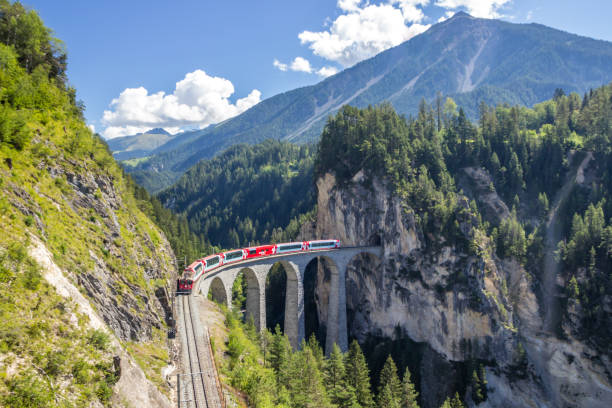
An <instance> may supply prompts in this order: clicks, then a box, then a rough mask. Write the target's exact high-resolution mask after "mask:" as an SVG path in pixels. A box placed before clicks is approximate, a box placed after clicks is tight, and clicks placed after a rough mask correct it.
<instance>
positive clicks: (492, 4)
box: [435, 0, 511, 18]
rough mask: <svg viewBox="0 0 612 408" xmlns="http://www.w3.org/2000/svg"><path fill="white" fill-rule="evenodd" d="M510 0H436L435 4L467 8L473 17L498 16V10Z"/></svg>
mask: <svg viewBox="0 0 612 408" xmlns="http://www.w3.org/2000/svg"><path fill="white" fill-rule="evenodd" d="M510 2H511V0H437V1H436V3H435V5H436V6H438V7H443V8H445V9H451V10H457V9H459V8H465V9H467V12H468V13H470V14H471V15H472V16H474V17H483V18H498V17H501V15H500V14H499V13H498V10H499V9H500V8H502V7H503V6H505V5H506V4H508V3H510Z"/></svg>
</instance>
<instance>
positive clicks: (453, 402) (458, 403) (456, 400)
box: [450, 392, 465, 408]
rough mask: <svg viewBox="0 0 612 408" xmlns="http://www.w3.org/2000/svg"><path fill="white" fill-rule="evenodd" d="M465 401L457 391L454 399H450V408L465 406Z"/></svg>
mask: <svg viewBox="0 0 612 408" xmlns="http://www.w3.org/2000/svg"><path fill="white" fill-rule="evenodd" d="M464 407H465V405H463V402H461V398H459V393H458V392H456V393H455V396H454V397H453V399H451V400H450V408H464Z"/></svg>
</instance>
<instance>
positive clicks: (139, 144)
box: [106, 128, 174, 160]
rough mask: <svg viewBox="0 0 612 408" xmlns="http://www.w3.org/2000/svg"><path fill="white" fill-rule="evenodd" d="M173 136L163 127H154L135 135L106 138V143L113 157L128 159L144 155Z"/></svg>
mask: <svg viewBox="0 0 612 408" xmlns="http://www.w3.org/2000/svg"><path fill="white" fill-rule="evenodd" d="M173 138H174V136H172V135H171V134H170V133H168V132H167V131H166V130H165V129H162V128H155V129H151V130H149V131H147V132H144V133H139V134H137V135H132V136H123V137H116V138H114V139H108V140H107V141H106V143H107V144H108V147H109V149H110V150H111V151H112V152H113V156H114V157H115V159H117V160H129V159H138V158H141V157H145V156H147V155H148V154H150V153H151V152H152V151H153V150H155V149H156V148H158V147H159V146H162V145H164V144H166V143H167V142H169V141H170V140H172V139H173Z"/></svg>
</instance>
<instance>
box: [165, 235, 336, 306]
mask: <svg viewBox="0 0 612 408" xmlns="http://www.w3.org/2000/svg"><path fill="white" fill-rule="evenodd" d="M336 248H340V241H339V240H337V239H327V240H317V241H303V242H285V243H282V244H274V245H260V246H254V247H247V248H242V249H232V250H231V251H225V252H221V253H218V254H214V255H210V256H207V257H205V258H202V259H198V260H197V261H194V262H193V263H192V264H191V265H189V266H188V267H186V268H185V270H184V271H183V275H182V276H181V277H180V278H179V279H178V282H177V294H187V295H188V294H190V293H191V290H192V288H193V283H194V282H195V281H197V280H198V279H199V278H200V276H202V275H203V274H205V273H208V272H210V271H212V270H214V269H216V268H218V267H220V266H223V265H228V264H231V263H234V262H239V261H242V260H245V259H252V258H260V257H265V256H271V255H280V254H287V253H291V252H301V251H320V250H324V249H336Z"/></svg>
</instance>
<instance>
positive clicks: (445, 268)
mask: <svg viewBox="0 0 612 408" xmlns="http://www.w3.org/2000/svg"><path fill="white" fill-rule="evenodd" d="M482 173H483V171H482V170H481V169H467V170H466V171H465V175H466V176H467V177H468V178H469V177H471V178H472V179H471V180H469V182H470V183H471V184H472V185H476V186H477V185H478V184H482V183H483V182H484V181H486V180H485V179H486V178H487V175H486V174H482ZM483 180H484V181H483ZM317 188H318V214H317V219H316V222H315V225H305V226H304V231H306V230H309V229H310V230H313V229H314V230H315V231H316V234H315V235H316V236H317V237H319V238H322V237H330V236H333V237H336V238H339V239H340V240H341V241H342V243H343V244H344V245H371V244H380V245H382V247H383V250H384V256H383V259H382V260H372V259H370V260H367V259H363V260H359V261H356V262H354V263H353V265H351V266H350V268H349V271H348V274H347V309H348V311H349V329H350V333H349V336H352V337H355V338H357V339H358V340H360V342H363V341H364V340H366V339H367V338H369V337H372V336H374V337H375V338H394V337H397V335H398V333H403V334H404V335H406V336H407V337H408V338H409V339H410V340H411V341H413V342H415V343H418V344H425V347H424V350H425V351H424V352H422V353H421V355H420V356H419V366H418V370H419V373H418V376H419V377H420V388H421V390H422V393H423V390H426V391H427V392H426V393H424V394H422V395H423V397H422V398H423V400H422V405H423V406H425V407H437V406H439V405H440V403H441V401H442V400H443V399H444V398H445V396H446V395H448V393H449V392H453V391H454V389H453V388H456V389H458V390H459V391H460V392H464V397H465V398H466V400H467V402H468V403H470V404H472V405H473V402H472V401H471V398H470V396H469V394H470V392H469V391H470V384H469V382H464V383H463V387H461V384H460V382H458V383H457V384H455V386H450V387H449V385H448V381H453V378H455V377H456V376H457V375H458V372H457V371H456V370H455V368H453V367H458V366H457V364H460V365H461V364H465V366H468V365H469V363H474V362H479V363H483V364H484V365H485V367H486V373H487V378H488V379H489V387H488V388H489V390H488V399H487V400H486V401H485V402H484V403H483V405H479V406H516V407H519V406H521V407H522V406H534V407H535V406H601V407H603V406H606V405H608V403H609V402H610V400H611V398H612V394H611V393H610V377H609V373H606V369H605V365H604V367H603V368H602V365H601V364H598V363H596V362H593V361H592V360H593V359H592V355H590V354H589V351H588V350H587V349H585V346H584V345H582V344H579V343H577V342H575V341H573V340H571V339H570V340H568V341H561V340H558V339H555V338H552V337H551V336H550V335H548V334H546V333H543V332H541V327H542V320H541V313H540V310H539V307H538V302H537V300H536V297H535V295H534V291H533V288H532V283H531V281H530V279H529V276H528V274H527V273H526V272H525V270H524V269H523V268H522V267H521V266H520V265H519V264H518V263H517V262H515V261H513V260H504V261H502V260H499V259H497V258H496V257H495V256H494V255H492V254H491V253H490V251H487V249H486V248H487V245H486V242H487V241H486V237H474V230H473V228H472V225H471V222H470V220H469V219H467V220H464V221H463V222H462V223H461V230H462V231H463V232H464V234H465V235H466V237H470V239H471V240H473V241H476V242H479V243H480V244H479V245H477V246H478V248H477V249H476V250H470V249H468V248H464V245H459V244H457V243H453V242H448V241H446V240H445V239H444V238H443V237H431V236H430V237H426V236H424V233H423V231H422V230H421V228H420V227H419V225H418V222H417V221H416V217H415V214H414V212H413V211H412V210H411V209H410V208H408V207H406V206H405V205H404V204H403V203H402V201H401V200H400V199H399V198H397V197H394V196H393V195H392V194H391V193H390V191H389V189H388V188H387V187H386V186H385V185H384V183H382V182H380V181H379V180H376V179H375V180H366V178H365V177H364V175H363V174H362V173H358V174H357V175H356V176H355V177H354V178H353V180H352V182H351V183H350V184H349V185H347V186H342V187H339V186H337V185H336V182H335V178H334V177H333V175H330V174H327V175H325V176H324V177H322V178H320V179H319V180H318V181H317ZM470 198H474V197H470ZM485 200H486V201H487V202H488V203H490V207H491V211H490V213H491V215H492V216H495V217H502V218H503V217H504V216H505V215H506V214H507V207H505V205H503V202H501V203H500V201H501V200H499V198H498V197H497V196H496V195H492V194H491V195H490V196H488V197H485ZM464 201H465V204H464V205H467V198H466V199H465V200H464ZM481 201H482V200H481ZM322 315H325V313H322ZM444 367H447V368H444ZM468 374H471V373H468Z"/></svg>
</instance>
